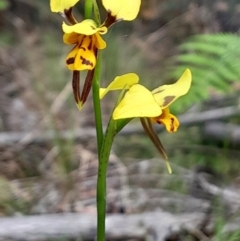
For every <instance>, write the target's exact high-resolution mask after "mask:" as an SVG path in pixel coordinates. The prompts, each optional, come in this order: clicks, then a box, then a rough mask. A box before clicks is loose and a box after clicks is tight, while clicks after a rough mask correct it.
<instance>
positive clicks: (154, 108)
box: [100, 69, 192, 132]
mask: <svg viewBox="0 0 240 241" xmlns="http://www.w3.org/2000/svg"><path fill="white" fill-rule="evenodd" d="M191 80H192V78H191V72H190V70H189V69H187V70H186V71H185V72H184V73H183V75H182V76H181V77H180V79H179V80H178V81H177V82H176V83H174V84H171V85H163V86H160V87H158V88H156V89H154V90H153V91H152V92H151V91H149V90H148V89H147V88H145V87H144V86H142V85H140V84H138V77H137V75H135V74H132V73H131V74H126V75H123V76H118V77H117V78H115V79H114V81H113V82H112V83H111V84H110V85H109V86H108V87H107V88H105V89H103V88H102V89H101V90H100V98H103V96H104V95H105V94H106V93H107V92H108V91H110V90H116V89H124V88H125V89H128V90H127V92H126V94H125V96H124V97H123V99H122V100H121V101H120V103H119V104H118V105H117V107H116V108H115V110H114V112H113V119H114V120H119V119H125V118H135V117H147V118H150V119H151V121H152V122H154V123H158V124H163V125H165V127H166V129H167V131H168V132H175V131H177V129H178V127H179V121H178V119H177V117H176V116H174V115H172V114H171V113H170V110H169V105H170V104H172V103H173V102H174V101H175V100H176V99H177V98H178V97H180V96H182V95H185V94H186V93H187V92H188V90H189V88H190V85H191Z"/></svg>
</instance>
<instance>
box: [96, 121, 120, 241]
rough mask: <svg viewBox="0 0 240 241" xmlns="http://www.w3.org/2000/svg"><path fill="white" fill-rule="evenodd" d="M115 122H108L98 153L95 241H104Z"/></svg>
mask: <svg viewBox="0 0 240 241" xmlns="http://www.w3.org/2000/svg"><path fill="white" fill-rule="evenodd" d="M115 134H116V131H115V121H114V120H112V119H111V120H110V122H109V124H108V127H107V130H106V134H105V137H104V139H103V145H102V149H101V153H100V158H99V160H100V162H99V167H98V180H97V211H98V215H97V216H98V220H97V224H98V225H97V241H105V217H106V178H107V168H108V160H109V155H110V152H111V148H112V143H113V140H114V137H115Z"/></svg>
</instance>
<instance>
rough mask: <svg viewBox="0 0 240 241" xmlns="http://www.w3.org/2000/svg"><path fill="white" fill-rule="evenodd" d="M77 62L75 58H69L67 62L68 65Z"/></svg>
mask: <svg viewBox="0 0 240 241" xmlns="http://www.w3.org/2000/svg"><path fill="white" fill-rule="evenodd" d="M74 62H75V58H69V59H67V60H66V63H67V65H70V64H73V63H74Z"/></svg>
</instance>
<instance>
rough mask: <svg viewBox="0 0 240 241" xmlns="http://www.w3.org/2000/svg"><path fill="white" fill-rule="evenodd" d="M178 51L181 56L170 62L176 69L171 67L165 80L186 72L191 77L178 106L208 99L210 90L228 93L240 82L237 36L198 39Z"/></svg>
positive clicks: (198, 37)
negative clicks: (190, 83) (188, 86)
mask: <svg viewBox="0 0 240 241" xmlns="http://www.w3.org/2000/svg"><path fill="white" fill-rule="evenodd" d="M179 50H180V54H179V55H178V56H175V57H174V58H173V61H172V62H173V63H175V64H174V65H175V67H174V66H171V68H170V71H169V72H168V73H169V75H168V76H169V77H170V78H174V79H176V78H178V77H179V76H180V75H181V73H182V72H183V71H184V70H185V69H186V68H189V69H191V71H192V75H193V85H192V87H191V90H190V93H189V94H188V95H187V96H186V97H185V98H182V99H183V100H182V101H179V103H180V104H181V106H185V107H186V106H189V105H191V104H194V103H197V102H199V101H201V100H203V99H207V98H208V97H209V95H210V91H209V90H210V89H215V90H218V91H221V92H223V93H228V92H230V91H232V90H231V83H233V82H235V81H240V36H238V35H236V34H222V33H221V34H209V35H197V36H194V37H191V38H190V39H189V40H188V41H187V42H185V43H183V44H182V45H181V46H179ZM176 65H177V67H176ZM176 109H178V108H176Z"/></svg>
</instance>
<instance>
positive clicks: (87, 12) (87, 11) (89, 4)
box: [84, 0, 93, 19]
mask: <svg viewBox="0 0 240 241" xmlns="http://www.w3.org/2000/svg"><path fill="white" fill-rule="evenodd" d="M92 8H93V0H85V5H84V17H85V19H90V18H91V17H92Z"/></svg>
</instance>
